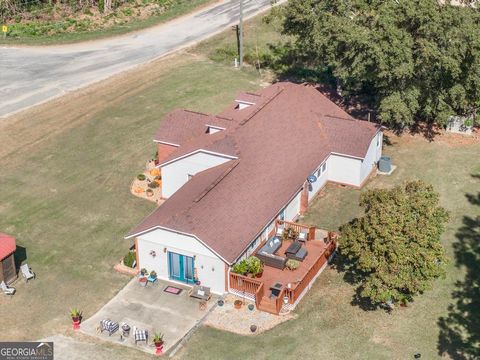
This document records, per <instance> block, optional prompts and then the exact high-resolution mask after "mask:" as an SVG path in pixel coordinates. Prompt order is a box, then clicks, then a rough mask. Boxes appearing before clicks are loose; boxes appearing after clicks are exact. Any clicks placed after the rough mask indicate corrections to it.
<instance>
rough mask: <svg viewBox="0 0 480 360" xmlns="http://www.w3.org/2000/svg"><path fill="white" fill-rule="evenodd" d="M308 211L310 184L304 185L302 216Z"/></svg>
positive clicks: (301, 202)
mask: <svg viewBox="0 0 480 360" xmlns="http://www.w3.org/2000/svg"><path fill="white" fill-rule="evenodd" d="M307 210H308V182H307V181H305V183H304V184H303V189H302V193H301V194H300V216H303V215H305V213H306V212H307Z"/></svg>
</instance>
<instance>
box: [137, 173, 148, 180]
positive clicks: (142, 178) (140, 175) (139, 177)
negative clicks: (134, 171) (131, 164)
mask: <svg viewBox="0 0 480 360" xmlns="http://www.w3.org/2000/svg"><path fill="white" fill-rule="evenodd" d="M146 178H147V177H146V176H145V174H138V175H137V179H138V180H140V181H144V180H145V179H146Z"/></svg>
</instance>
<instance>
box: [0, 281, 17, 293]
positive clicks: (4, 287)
mask: <svg viewBox="0 0 480 360" xmlns="http://www.w3.org/2000/svg"><path fill="white" fill-rule="evenodd" d="M0 288H1V289H2V291H3V293H4V294H5V295H13V294H15V288H13V287H10V286H7V284H5V282H4V281H2V282H1V283H0Z"/></svg>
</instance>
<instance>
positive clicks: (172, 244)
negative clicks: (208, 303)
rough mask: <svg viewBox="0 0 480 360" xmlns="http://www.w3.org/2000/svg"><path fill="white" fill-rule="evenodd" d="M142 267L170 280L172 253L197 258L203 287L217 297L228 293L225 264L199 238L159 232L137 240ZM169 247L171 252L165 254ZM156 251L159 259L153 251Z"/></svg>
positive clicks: (159, 230)
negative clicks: (169, 268) (169, 256)
mask: <svg viewBox="0 0 480 360" xmlns="http://www.w3.org/2000/svg"><path fill="white" fill-rule="evenodd" d="M137 239H138V248H137V251H138V256H139V259H138V260H139V263H140V264H139V265H140V268H145V269H147V270H148V271H151V270H155V271H156V272H157V274H158V277H159V278H160V279H165V280H169V277H168V251H170V252H175V253H177V254H181V255H186V256H191V257H193V256H196V258H195V260H194V267H195V269H196V272H197V276H198V279H199V280H200V282H201V284H202V285H205V286H208V287H210V288H211V290H212V291H213V292H215V293H217V294H223V293H225V263H224V262H223V261H222V260H221V259H220V258H219V257H218V256H217V255H215V254H214V253H213V252H212V251H211V250H210V249H208V248H207V247H206V246H205V245H203V244H202V243H201V242H199V241H198V240H197V239H196V238H194V237H191V236H187V235H183V234H178V233H175V232H171V231H168V230H163V229H158V230H154V231H151V232H149V233H147V234H144V235H141V236H138V237H137ZM165 248H166V250H167V252H164V249H165ZM152 250H153V251H155V257H153V256H152V255H151V254H150V252H151V251H152Z"/></svg>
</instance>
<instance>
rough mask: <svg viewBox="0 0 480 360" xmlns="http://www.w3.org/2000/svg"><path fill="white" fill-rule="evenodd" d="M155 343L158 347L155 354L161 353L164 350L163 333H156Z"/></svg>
mask: <svg viewBox="0 0 480 360" xmlns="http://www.w3.org/2000/svg"><path fill="white" fill-rule="evenodd" d="M153 343H154V344H155V348H156V349H157V350H156V352H155V354H157V355H160V354H161V353H162V351H163V343H164V341H163V334H160V333H155V336H154V337H153Z"/></svg>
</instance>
